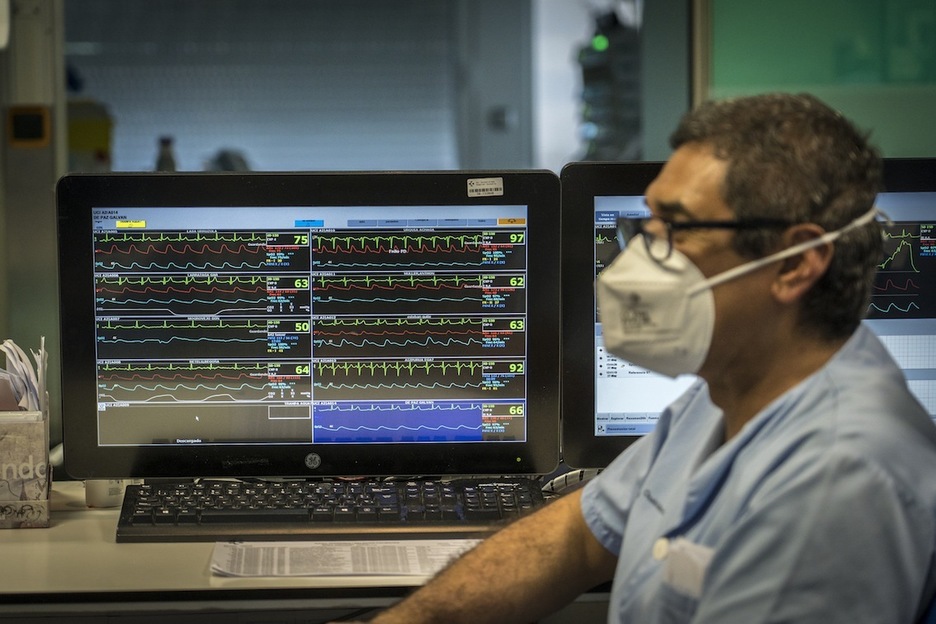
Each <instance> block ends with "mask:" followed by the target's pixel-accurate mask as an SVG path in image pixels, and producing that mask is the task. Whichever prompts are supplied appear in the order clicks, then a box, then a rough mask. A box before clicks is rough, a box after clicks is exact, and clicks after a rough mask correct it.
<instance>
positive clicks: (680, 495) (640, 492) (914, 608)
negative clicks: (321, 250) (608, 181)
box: [374, 95, 936, 624]
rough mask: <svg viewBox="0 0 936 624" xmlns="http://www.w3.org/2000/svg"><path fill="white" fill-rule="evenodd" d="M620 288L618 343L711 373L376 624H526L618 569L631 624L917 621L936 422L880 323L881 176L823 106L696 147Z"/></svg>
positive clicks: (727, 112) (933, 522) (658, 199)
mask: <svg viewBox="0 0 936 624" xmlns="http://www.w3.org/2000/svg"><path fill="white" fill-rule="evenodd" d="M672 144H673V147H674V152H673V154H672V157H671V158H670V160H669V161H668V162H667V164H666V165H665V166H664V168H663V170H662V171H661V173H660V175H659V176H658V177H657V178H656V180H654V181H653V182H652V183H651V184H650V186H649V187H648V188H647V192H646V200H647V205H648V206H649V208H650V210H651V212H652V218H650V219H648V220H646V221H644V222H641V223H633V222H622V223H621V224H620V230H621V239H622V243H623V245H624V250H623V252H622V253H621V254H620V255H619V256H618V258H617V259H616V260H615V261H614V262H613V263H612V264H611V265H609V267H608V268H607V269H606V270H605V271H604V272H603V273H602V274H601V276H600V277H599V280H598V284H597V292H598V298H599V308H600V311H601V318H602V325H603V328H604V338H605V346H606V347H607V348H608V349H609V350H611V351H612V352H614V353H615V354H616V355H619V356H621V357H622V358H624V359H627V360H630V361H633V362H635V363H637V364H640V365H642V366H645V367H647V368H649V369H651V370H655V371H657V372H660V373H663V374H667V375H677V374H680V373H697V374H698V375H699V377H700V380H699V381H698V382H697V383H695V384H694V385H693V386H692V387H690V388H689V390H688V391H687V392H686V393H685V394H684V395H683V396H682V397H680V398H679V399H678V400H677V401H676V402H675V403H674V404H673V405H671V406H670V407H669V408H668V409H667V410H665V411H664V413H663V414H662V415H661V418H660V420H659V422H658V425H657V427H656V429H655V431H654V432H653V433H652V434H651V435H649V436H647V437H645V438H643V439H642V440H640V441H639V442H638V443H636V444H634V445H633V446H631V447H630V448H629V449H628V450H627V451H625V452H624V453H623V454H622V455H621V456H620V457H618V458H617V460H615V462H613V463H612V464H611V466H609V467H608V468H607V469H606V470H605V471H604V472H603V473H602V474H601V475H599V476H598V477H597V478H596V479H594V480H593V481H591V482H590V483H589V484H588V485H587V486H586V487H585V488H584V489H583V490H580V491H578V492H575V493H572V494H569V495H567V496H565V497H563V498H561V499H559V500H558V501H556V502H554V503H552V504H550V505H549V506H547V507H546V508H545V509H543V510H541V511H539V512H537V513H536V514H533V515H531V516H529V517H527V518H525V519H522V520H520V521H517V522H515V523H514V524H512V525H510V526H508V527H507V528H505V529H504V530H502V531H501V532H499V533H498V534H496V535H494V536H492V537H491V538H489V539H488V540H486V541H485V542H484V543H482V544H481V545H480V546H479V547H478V548H476V549H475V550H473V551H471V552H469V553H468V554H467V555H465V556H464V557H462V558H461V559H460V560H459V561H458V562H456V563H455V564H454V565H452V566H451V567H449V568H448V569H447V570H445V571H443V572H442V573H441V574H440V575H439V576H438V577H437V578H436V579H434V580H433V581H431V582H430V583H429V584H427V586H426V587H424V588H422V589H421V590H419V591H417V592H416V593H414V594H413V595H412V596H411V597H410V598H409V599H407V600H405V601H403V602H402V603H401V604H400V605H398V607H397V608H395V609H390V610H389V611H387V612H385V613H383V614H381V615H380V616H378V617H377V619H376V620H374V621H375V622H381V623H388V622H408V623H412V622H446V623H454V622H526V621H533V620H536V619H537V618H539V617H542V616H543V615H545V614H547V613H549V612H551V611H553V610H555V609H557V608H559V607H561V606H562V605H563V604H565V603H567V602H568V601H570V600H572V599H574V598H575V597H576V596H577V595H578V594H580V593H581V592H583V591H586V590H588V589H589V588H591V587H593V586H595V585H598V584H600V583H602V582H605V581H608V580H610V579H612V578H613V584H612V594H611V600H610V610H609V616H608V619H609V621H610V622H636V623H640V624H647V623H657V622H659V623H670V622H672V623H675V622H693V623H709V622H713V623H714V622H717V623H722V624H723V623H726V622H727V623H733V622H741V623H745V624H749V623H754V622H757V623H761V622H797V623H802V622H816V623H823V624H827V623H829V622H848V623H850V624H851V623H854V622H874V623H880V622H894V623H896V622H908V623H910V622H915V621H918V620H919V619H920V618H921V616H922V615H923V613H924V611H925V609H926V607H927V605H928V604H929V603H930V601H931V600H932V598H933V595H934V591H936V565H934V552H936V477H934V475H936V427H934V426H933V423H932V421H931V420H930V418H929V416H928V414H927V413H926V412H925V410H924V409H923V408H922V407H921V406H920V405H919V404H918V402H917V401H916V400H915V399H914V398H913V397H912V396H911V394H910V393H909V392H908V390H907V386H906V383H905V381H904V379H903V375H902V373H901V371H900V369H899V368H898V367H897V366H896V364H895V363H894V362H893V360H892V359H891V358H890V356H889V355H888V354H887V352H886V350H885V348H884V347H883V346H882V345H881V343H880V342H879V341H878V340H877V339H876V338H875V337H874V336H873V334H871V332H870V331H868V330H867V329H866V328H865V327H864V326H863V325H861V324H860V321H861V318H862V316H863V314H864V311H865V310H866V308H867V305H868V300H869V296H870V288H871V283H872V279H873V275H874V272H875V269H876V265H877V263H878V262H879V261H880V257H881V249H882V246H881V229H880V226H879V225H878V223H877V221H876V219H875V217H876V214H875V212H876V211H875V209H874V208H873V201H874V198H875V195H876V193H877V192H878V191H879V190H880V182H881V170H880V168H881V164H880V159H879V157H878V156H877V154H876V153H875V151H874V150H873V149H872V148H870V147H869V146H868V145H867V143H866V141H865V138H864V137H863V136H862V135H861V134H860V133H859V132H857V131H856V130H855V129H854V128H853V126H852V125H851V124H850V123H849V122H848V121H847V120H845V119H844V118H842V117H841V116H840V115H838V114H837V113H835V112H834V111H832V110H830V109H829V108H828V107H826V106H825V105H824V104H822V103H821V102H819V101H818V100H816V99H815V98H812V97H809V96H792V95H762V96H754V97H750V98H740V99H736V100H728V101H723V102H716V103H709V104H706V105H703V106H702V107H700V108H698V109H696V110H695V111H693V112H691V113H690V114H689V115H687V116H686V118H684V119H683V121H682V122H681V124H680V126H679V127H678V129H677V130H676V132H675V133H674V134H673V137H672Z"/></svg>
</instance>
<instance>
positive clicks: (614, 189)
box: [560, 162, 662, 468]
mask: <svg viewBox="0 0 936 624" xmlns="http://www.w3.org/2000/svg"><path fill="white" fill-rule="evenodd" d="M661 167H662V163H659V162H573V163H569V164H567V165H566V166H565V167H563V168H562V171H561V174H560V178H561V180H562V283H563V288H562V409H561V411H562V460H563V462H564V463H565V464H567V465H568V466H569V467H571V468H599V467H604V466H606V465H608V463H610V461H611V460H612V459H614V458H615V457H616V456H617V455H618V454H619V453H620V452H621V451H623V450H624V449H625V448H627V447H628V446H630V445H631V444H633V443H634V442H636V441H637V440H638V439H639V436H608V437H599V436H596V435H594V430H595V384H594V380H595V291H594V283H595V245H594V238H595V229H594V224H595V197H598V196H602V195H643V193H644V190H645V189H646V188H647V185H648V184H649V183H650V182H651V181H652V180H653V179H654V178H655V177H656V175H657V173H658V172H659V170H660V168H661Z"/></svg>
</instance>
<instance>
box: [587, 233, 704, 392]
mask: <svg viewBox="0 0 936 624" xmlns="http://www.w3.org/2000/svg"><path fill="white" fill-rule="evenodd" d="M651 244H652V245H666V244H667V243H665V242H663V241H654V242H653V243H651ZM704 283H705V276H704V275H702V273H701V272H700V271H699V269H697V268H696V266H695V265H694V264H693V263H692V261H691V260H689V258H687V257H686V256H684V255H683V254H682V253H680V252H679V251H677V250H675V249H673V250H672V252H671V253H670V255H669V257H668V258H667V259H666V260H663V261H657V260H654V259H653V258H651V257H650V254H649V253H648V251H647V246H646V245H644V242H643V241H642V240H638V239H634V240H632V241H631V243H630V244H629V245H627V247H625V248H624V251H622V252H621V253H620V254H618V257H617V258H615V259H614V261H613V262H612V263H611V264H610V265H609V266H608V267H607V268H605V270H604V271H602V272H601V274H600V275H599V276H598V285H597V294H598V309H599V310H600V314H601V327H602V333H603V335H604V346H605V349H607V350H608V351H610V352H611V353H613V354H614V355H616V356H618V357H620V358H623V359H625V360H627V361H629V362H633V363H634V364H636V365H638V366H642V367H644V368H647V369H649V370H652V371H655V372H658V373H662V374H664V375H669V376H670V377H676V376H677V375H680V374H682V373H695V372H696V371H698V370H699V368H700V367H701V366H702V362H704V361H705V356H706V355H707V354H708V350H709V345H710V344H711V342H712V331H713V329H714V327H715V299H714V297H713V296H712V291H711V289H709V288H701V289H700V288H699V285H700V284H704ZM690 292H692V293H694V294H692V295H690V294H689V293H690Z"/></svg>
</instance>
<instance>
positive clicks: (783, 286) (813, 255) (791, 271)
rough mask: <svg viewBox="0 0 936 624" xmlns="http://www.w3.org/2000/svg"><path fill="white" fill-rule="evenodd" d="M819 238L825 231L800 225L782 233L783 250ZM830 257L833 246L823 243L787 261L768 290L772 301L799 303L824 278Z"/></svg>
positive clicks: (833, 251) (833, 250) (805, 224)
mask: <svg viewBox="0 0 936 624" xmlns="http://www.w3.org/2000/svg"><path fill="white" fill-rule="evenodd" d="M823 234H825V230H823V229H822V228H821V227H819V226H818V225H816V224H815V223H801V224H798V225H795V226H793V227H791V228H790V229H789V230H787V231H786V232H785V233H784V235H783V246H784V247H792V246H793V245H797V244H799V243H805V242H807V241H809V240H812V239H815V238H818V237H820V236H822V235H823ZM834 253H835V246H834V244H833V243H826V244H825V245H819V246H818V247H813V248H812V249H807V250H806V251H804V252H802V253H798V254H796V255H795V256H793V257H791V258H787V259H786V260H785V261H784V262H783V266H782V267H781V269H780V271H779V272H778V274H777V277H776V279H775V280H774V282H773V284H772V286H771V292H772V293H773V295H774V297H776V298H777V300H778V301H779V302H781V303H793V302H795V301H797V300H799V299H801V298H802V297H803V295H805V294H806V292H807V291H809V289H810V288H812V287H813V285H814V284H815V283H816V282H818V281H819V279H820V278H821V277H822V276H823V275H825V272H826V271H827V270H828V269H829V264H831V262H832V255H833V254H834Z"/></svg>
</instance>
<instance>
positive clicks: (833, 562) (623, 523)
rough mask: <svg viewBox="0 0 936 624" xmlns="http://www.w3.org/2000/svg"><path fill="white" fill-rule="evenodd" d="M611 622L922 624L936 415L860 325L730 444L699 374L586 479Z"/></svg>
mask: <svg viewBox="0 0 936 624" xmlns="http://www.w3.org/2000/svg"><path fill="white" fill-rule="evenodd" d="M582 511H583V514H584V516H585V520H586V522H587V523H588V525H589V526H590V528H591V530H592V532H593V533H594V535H595V536H596V537H597V538H598V540H599V541H600V542H601V543H602V544H603V545H604V546H605V547H606V548H607V549H608V550H609V551H611V552H612V553H614V554H615V555H617V556H618V557H619V560H618V566H617V572H616V574H615V578H614V583H613V587H612V596H611V606H610V611H609V616H608V620H609V622H635V623H640V624H650V623H664V622H665V623H669V622H694V623H702V622H712V623H716V622H717V623H719V624H725V623H731V622H742V623H746V624H750V623H754V622H758V623H761V622H797V623H803V622H816V623H822V624H829V623H830V622H847V623H849V624H855V623H858V622H869V623H875V624H879V623H881V622H913V621H914V620H915V619H916V618H917V617H918V616H919V613H920V610H921V609H922V608H923V607H924V606H925V603H927V602H929V597H930V596H931V595H932V594H933V591H934V587H936V575H934V552H936V426H934V425H933V422H932V420H931V418H930V417H929V415H928V414H927V413H926V411H925V410H924V409H923V408H922V407H921V406H920V405H919V403H918V402H917V401H916V399H915V398H914V397H913V396H912V395H911V394H910V392H909V390H908V389H907V385H906V381H905V380H904V376H903V373H902V372H901V370H900V369H899V368H898V367H897V365H896V364H895V363H894V361H893V359H892V358H891V356H890V355H889V354H888V352H887V350H886V349H885V348H884V346H883V345H882V344H881V343H880V341H879V340H878V339H877V338H876V337H875V336H874V335H873V334H872V333H871V332H870V331H869V330H868V329H867V328H865V327H864V326H861V327H860V328H859V329H858V331H857V332H856V333H855V334H854V335H853V336H852V337H851V338H850V339H849V341H848V342H847V343H846V344H845V345H844V346H843V348H842V349H841V350H840V351H839V352H838V353H837V354H836V355H835V356H834V357H833V358H832V359H831V360H830V361H829V362H828V363H827V364H826V365H825V366H824V367H823V368H822V369H820V370H819V371H817V372H816V373H814V374H813V375H811V376H810V377H808V378H807V379H805V380H804V381H802V382H801V383H800V384H799V385H797V386H796V387H795V388H793V389H791V390H789V391H788V392H786V393H785V394H783V395H782V396H780V397H779V398H778V399H776V400H775V401H773V402H772V403H771V404H770V405H768V406H767V407H765V408H764V409H763V410H762V411H761V412H760V413H759V414H758V415H757V416H755V417H754V418H753V419H752V420H751V421H750V422H748V423H747V425H745V427H744V428H743V429H742V430H741V432H740V433H739V434H738V435H736V436H734V438H733V439H731V440H729V441H728V442H726V443H723V422H722V414H721V411H720V410H719V409H718V408H717V407H715V406H714V405H713V404H712V403H711V401H710V399H709V397H708V392H707V388H706V385H705V384H704V382H702V381H699V382H698V383H696V384H694V385H693V386H692V387H691V388H690V389H689V390H688V391H687V392H686V393H685V394H684V395H683V396H682V397H680V398H679V399H678V400H677V401H676V402H675V403H673V405H671V406H670V407H669V408H668V409H667V410H666V411H665V412H664V413H663V415H662V416H661V418H660V420H659V423H658V425H657V427H656V429H655V430H654V432H653V433H652V434H650V435H648V436H647V437H645V438H644V439H642V440H640V441H639V442H637V443H636V444H634V445H633V446H631V447H630V448H629V449H628V450H627V451H626V452H624V453H622V455H621V456H620V457H618V458H617V459H616V460H615V461H614V462H613V463H612V464H611V465H610V466H609V467H608V468H607V469H606V470H605V471H604V472H603V473H601V474H600V475H599V476H598V477H597V478H596V479H594V480H593V481H592V482H591V483H589V484H588V485H587V486H586V488H585V490H584V493H583V497H582Z"/></svg>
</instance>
